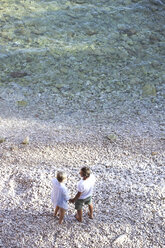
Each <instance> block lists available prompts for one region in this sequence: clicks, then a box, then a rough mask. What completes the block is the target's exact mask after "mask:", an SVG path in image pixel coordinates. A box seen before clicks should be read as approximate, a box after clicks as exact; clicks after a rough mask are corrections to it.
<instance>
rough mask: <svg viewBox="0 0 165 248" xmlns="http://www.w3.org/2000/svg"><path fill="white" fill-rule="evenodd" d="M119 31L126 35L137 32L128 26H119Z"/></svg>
mask: <svg viewBox="0 0 165 248" xmlns="http://www.w3.org/2000/svg"><path fill="white" fill-rule="evenodd" d="M120 32H121V33H123V34H127V35H128V36H132V35H135V34H136V33H137V31H136V30H135V29H129V28H123V29H122V28H121V29H120Z"/></svg>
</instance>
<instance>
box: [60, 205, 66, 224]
mask: <svg viewBox="0 0 165 248" xmlns="http://www.w3.org/2000/svg"><path fill="white" fill-rule="evenodd" d="M64 215H65V209H63V208H60V218H59V224H62V221H63V219H64Z"/></svg>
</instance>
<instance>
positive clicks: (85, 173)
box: [80, 166, 91, 178]
mask: <svg viewBox="0 0 165 248" xmlns="http://www.w3.org/2000/svg"><path fill="white" fill-rule="evenodd" d="M90 173H91V172H90V169H89V167H86V166H84V167H82V168H81V170H80V175H81V176H82V177H85V178H88V177H89V176H90Z"/></svg>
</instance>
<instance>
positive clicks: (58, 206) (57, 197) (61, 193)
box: [51, 172, 69, 224]
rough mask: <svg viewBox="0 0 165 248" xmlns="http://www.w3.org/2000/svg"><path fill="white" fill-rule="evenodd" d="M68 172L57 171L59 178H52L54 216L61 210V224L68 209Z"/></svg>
mask: <svg viewBox="0 0 165 248" xmlns="http://www.w3.org/2000/svg"><path fill="white" fill-rule="evenodd" d="M65 180H66V174H65V173H64V172H57V178H53V180H52V187H53V188H52V194H51V200H52V203H53V207H54V214H53V215H54V216H57V213H58V212H59V224H62V222H63V219H64V215H65V212H66V210H67V209H68V203H67V201H68V200H69V195H68V190H67V188H66V186H65V184H64V182H65Z"/></svg>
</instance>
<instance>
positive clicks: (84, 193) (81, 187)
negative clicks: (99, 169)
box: [77, 174, 96, 199]
mask: <svg viewBox="0 0 165 248" xmlns="http://www.w3.org/2000/svg"><path fill="white" fill-rule="evenodd" d="M95 181H96V179H95V176H94V175H93V174H92V175H90V177H88V178H87V179H86V180H83V179H81V180H80V181H79V182H78V184H77V189H78V192H81V196H80V197H79V199H86V198H87V197H89V196H92V193H93V188H94V185H95Z"/></svg>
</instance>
